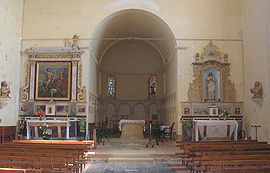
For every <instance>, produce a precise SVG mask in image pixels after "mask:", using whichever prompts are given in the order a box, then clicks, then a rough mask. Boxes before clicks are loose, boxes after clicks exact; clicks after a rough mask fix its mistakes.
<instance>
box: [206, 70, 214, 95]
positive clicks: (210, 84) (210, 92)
mask: <svg viewBox="0 0 270 173" xmlns="http://www.w3.org/2000/svg"><path fill="white" fill-rule="evenodd" d="M206 80H207V86H206V88H207V94H208V100H216V78H215V76H213V74H212V72H210V73H209V74H208V76H207V79H206Z"/></svg>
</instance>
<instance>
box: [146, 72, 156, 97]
mask: <svg viewBox="0 0 270 173" xmlns="http://www.w3.org/2000/svg"><path fill="white" fill-rule="evenodd" d="M156 95H157V77H156V76H155V75H154V76H151V77H150V78H149V84H148V96H149V98H150V99H154V98H157V96H156Z"/></svg>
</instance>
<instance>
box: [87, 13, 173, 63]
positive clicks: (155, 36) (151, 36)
mask: <svg viewBox="0 0 270 173" xmlns="http://www.w3.org/2000/svg"><path fill="white" fill-rule="evenodd" d="M92 38H96V40H91V42H90V49H91V53H92V55H94V56H95V57H96V58H97V59H98V62H99V63H100V62H101V61H102V56H103V55H104V54H105V53H106V51H107V50H108V49H109V48H110V47H111V46H112V45H113V44H116V43H118V42H119V41H122V40H133V39H135V40H142V41H145V42H147V43H148V44H150V45H151V46H153V47H154V48H155V49H156V50H157V51H158V52H159V54H160V57H161V58H162V60H163V62H164V63H166V62H167V60H168V59H169V58H170V57H171V56H172V55H173V53H174V51H175V46H176V42H175V40H174V36H173V33H172V32H171V30H170V28H169V27H168V25H167V24H166V23H165V22H164V21H163V20H162V19H160V18H159V17H158V16H156V15H154V14H152V13H149V12H146V11H143V10H137V9H129V10H122V11H119V12H117V13H114V14H112V15H110V16H108V17H107V18H105V19H104V20H103V21H102V22H101V23H100V24H99V25H98V27H97V28H96V30H95V33H94V34H93V36H92Z"/></svg>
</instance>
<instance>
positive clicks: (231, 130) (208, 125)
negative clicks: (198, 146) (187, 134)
mask: <svg viewBox="0 0 270 173" xmlns="http://www.w3.org/2000/svg"><path fill="white" fill-rule="evenodd" d="M193 130H194V133H195V134H194V136H195V137H194V138H195V141H199V136H204V135H205V137H206V138H208V139H211V138H212V139H219V138H220V139H222V138H223V139H225V138H229V139H230V138H231V137H232V135H233V139H234V140H235V141H236V140H237V130H238V123H237V121H236V120H194V121H193ZM193 140H194V139H193Z"/></svg>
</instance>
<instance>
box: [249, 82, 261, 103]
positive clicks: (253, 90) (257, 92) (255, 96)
mask: <svg viewBox="0 0 270 173" xmlns="http://www.w3.org/2000/svg"><path fill="white" fill-rule="evenodd" d="M250 92H251V93H252V94H253V97H252V99H262V98H263V88H262V83H261V82H259V81H256V82H255V84H254V88H251V89H250Z"/></svg>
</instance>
